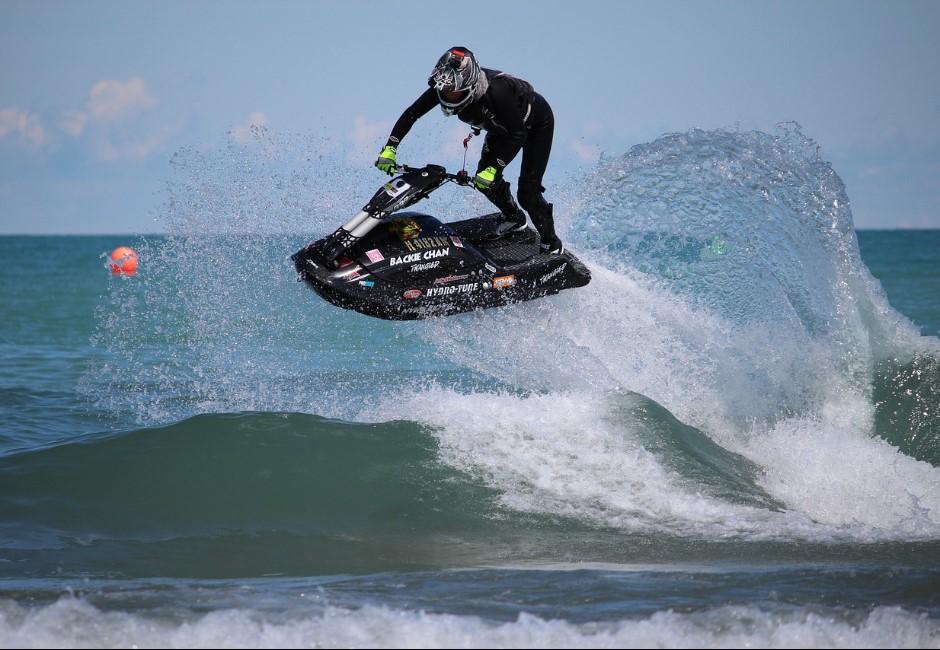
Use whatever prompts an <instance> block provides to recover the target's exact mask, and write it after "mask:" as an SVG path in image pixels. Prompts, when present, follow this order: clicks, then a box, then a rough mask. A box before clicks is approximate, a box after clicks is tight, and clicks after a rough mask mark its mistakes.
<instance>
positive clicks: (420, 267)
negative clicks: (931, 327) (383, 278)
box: [408, 260, 441, 273]
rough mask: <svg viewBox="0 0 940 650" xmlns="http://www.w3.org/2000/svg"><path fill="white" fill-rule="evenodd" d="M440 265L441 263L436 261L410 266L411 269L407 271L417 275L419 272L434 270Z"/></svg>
mask: <svg viewBox="0 0 940 650" xmlns="http://www.w3.org/2000/svg"><path fill="white" fill-rule="evenodd" d="M440 265H441V261H440V260H437V261H436V262H425V263H424V264H412V265H411V268H410V269H408V270H409V271H411V272H412V273H417V272H419V271H430V270H431V269H436V268H437V267H439V266H440Z"/></svg>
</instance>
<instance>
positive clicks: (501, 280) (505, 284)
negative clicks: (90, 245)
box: [493, 275, 516, 289]
mask: <svg viewBox="0 0 940 650" xmlns="http://www.w3.org/2000/svg"><path fill="white" fill-rule="evenodd" d="M515 283H516V276H514V275H501V276H499V277H497V278H493V288H494V289H508V288H509V287H511V286H512V285H514V284H515Z"/></svg>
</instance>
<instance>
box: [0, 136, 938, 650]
mask: <svg viewBox="0 0 940 650" xmlns="http://www.w3.org/2000/svg"><path fill="white" fill-rule="evenodd" d="M276 144H277V143H274V145H276ZM272 146H273V145H272ZM275 150H276V151H280V152H281V154H280V157H279V156H277V155H271V151H270V150H266V151H265V152H263V155H262V154H259V153H258V152H257V151H254V150H252V149H250V148H249V149H237V150H231V151H225V152H214V153H212V152H210V153H208V154H207V153H195V152H183V153H181V154H180V157H179V159H177V160H175V163H174V164H175V165H176V170H175V172H174V174H175V175H174V176H173V178H172V179H171V184H170V190H169V192H170V197H171V200H170V201H169V202H168V204H167V206H166V208H165V214H164V215H163V219H164V222H165V224H166V225H167V228H168V230H169V232H170V234H169V235H167V236H159V237H133V238H128V237H0V253H2V255H3V259H4V262H5V264H4V265H3V268H2V269H0V292H2V295H3V297H4V304H5V308H4V309H5V311H4V318H3V320H2V322H0V346H2V350H3V354H2V355H0V415H2V422H3V424H2V425H0V646H3V647H33V646H46V645H66V646H70V645H71V646H82V645H94V646H127V645H132V644H136V645H138V646H180V645H182V646H205V647H229V646H270V645H278V646H291V647H294V646H311V645H315V646H369V647H373V646H382V647H398V646H422V647H432V646H441V645H445V646H458V647H491V646H513V647H515V646H533V645H536V646H553V647H554V646H569V647H624V646H643V645H652V644H655V645H659V646H662V647H676V646H680V647H681V646H689V645H696V646H702V645H709V646H712V645H713V646H728V647H734V646H740V645H743V644H750V645H759V646H773V647H794V646H801V647H807V646H808V647H819V646H821V647H888V646H895V647H937V646H938V645H940V590H938V589H937V587H936V585H937V584H938V582H940V566H938V563H937V558H938V557H940V469H938V466H940V415H938V404H940V348H938V341H937V336H938V333H940V298H938V297H940V231H922V232H893V231H886V232H874V231H872V232H860V233H857V234H856V233H855V232H854V230H853V228H852V223H851V212H850V211H849V204H848V197H846V195H845V191H844V188H843V187H842V183H841V181H840V180H839V178H838V176H837V174H836V173H835V171H834V170H832V169H831V167H829V165H828V164H826V163H825V162H824V161H822V160H820V159H819V158H818V157H817V154H816V153H815V151H816V149H815V146H814V145H813V143H811V142H809V141H808V140H805V138H803V137H802V136H801V135H800V134H799V133H798V132H793V131H790V132H782V133H779V134H777V135H768V134H761V133H737V132H735V133H730V132H724V131H717V132H700V131H692V132H689V133H686V134H676V135H673V136H667V137H664V138H662V139H661V140H658V141H656V142H653V143H649V144H647V145H642V146H640V147H636V148H634V149H633V150H631V151H630V152H628V153H627V154H625V155H624V156H619V157H616V158H611V159H607V160H605V161H602V163H601V165H600V166H599V167H598V169H597V170H595V171H594V172H593V173H592V174H591V175H590V176H589V177H588V178H586V179H582V183H581V184H580V185H579V186H578V187H579V188H580V189H579V190H578V191H573V190H572V191H570V192H567V193H564V194H563V195H562V196H560V197H559V200H558V203H559V215H560V221H561V229H562V232H565V234H566V237H565V239H566V241H567V242H570V244H571V246H572V247H573V248H574V249H575V250H576V251H577V252H578V254H579V255H580V256H581V257H582V259H584V260H585V261H586V262H587V263H588V264H589V265H590V266H591V268H592V273H593V275H594V281H593V282H592V283H591V285H589V286H588V287H586V288H585V289H583V290H579V291H577V292H575V291H572V292H565V293H563V294H560V295H558V296H555V297H551V298H547V299H544V300H540V301H536V302H532V303H527V304H522V305H516V306H512V307H509V308H507V309H502V310H490V311H486V312H480V313H475V314H467V315H463V316H459V317H454V318H448V319H440V320H436V321H428V322H419V323H388V322H384V321H378V320H374V319H369V318H367V317H364V316H361V315H357V314H353V313H349V312H344V311H341V310H338V309H336V308H334V307H331V306H329V305H327V304H325V303H323V302H322V301H320V300H319V299H318V298H317V297H316V296H315V295H314V294H312V293H311V292H310V291H309V290H308V289H306V288H305V287H304V286H303V285H302V284H298V283H296V282H295V281H294V277H293V273H292V271H291V268H290V265H289V263H287V259H286V258H287V256H288V255H289V254H290V253H292V252H293V251H294V250H296V249H297V248H299V247H300V246H301V245H302V244H304V243H305V240H306V239H307V235H294V234H290V233H292V232H301V231H303V232H311V233H316V234H319V233H321V232H325V231H327V230H329V229H330V227H331V226H335V223H336V222H338V221H342V218H337V217H336V212H337V208H336V207H335V206H336V205H345V204H346V202H351V203H355V202H356V198H355V197H356V196H360V195H364V194H365V193H364V192H362V191H361V188H359V187H358V186H356V187H354V188H351V189H349V193H350V196H349V197H343V196H341V195H340V196H334V197H323V196H321V195H319V194H318V193H317V192H316V190H315V188H310V187H308V184H307V182H306V181H304V179H302V178H297V177H296V176H295V175H293V173H292V172H291V171H290V170H291V169H292V167H293V164H294V163H295V162H296V160H295V159H294V158H293V156H296V155H297V154H296V152H295V151H293V150H284V149H276V148H275ZM474 200H475V199H474V198H473V197H469V198H466V199H459V200H457V203H451V202H448V201H451V199H446V200H445V202H444V203H443V204H442V205H443V208H441V209H443V210H445V211H450V210H453V211H455V212H457V211H459V210H460V209H463V208H468V209H471V208H473V207H476V204H475V203H473V201H474ZM459 201H465V202H469V203H463V204H461V203H459ZM301 223H302V224H303V225H304V227H303V228H299V227H298V225H299V224H301ZM121 244H130V245H133V246H135V247H136V248H137V249H138V251H139V252H140V254H141V272H140V274H139V275H138V276H136V277H131V278H123V277H111V276H110V274H109V273H108V272H107V271H106V270H105V268H104V259H103V257H102V255H103V254H105V253H106V252H108V251H110V250H111V249H113V248H114V247H116V246H117V245H121Z"/></svg>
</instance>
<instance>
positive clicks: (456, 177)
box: [395, 165, 470, 185]
mask: <svg viewBox="0 0 940 650" xmlns="http://www.w3.org/2000/svg"><path fill="white" fill-rule="evenodd" d="M432 166H433V167H438V165H426V166H425V167H412V166H411V165H397V166H396V167H395V171H396V172H420V171H424V170H426V169H427V167H432ZM439 169H441V170H443V172H444V173H443V174H442V175H443V176H444V178H446V179H447V180H449V181H453V182H455V183H457V185H469V184H470V174H468V173H467V170H466V169H461V170H460V171H459V172H457V173H456V174H451V173H450V172H448V171H447V170H446V169H444V168H443V167H439Z"/></svg>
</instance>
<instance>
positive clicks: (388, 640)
mask: <svg viewBox="0 0 940 650" xmlns="http://www.w3.org/2000/svg"><path fill="white" fill-rule="evenodd" d="M857 618H858V620H852V619H851V617H849V616H845V615H838V616H835V615H832V614H822V613H814V612H813V611H812V610H809V609H788V610H784V611H781V612H766V611H762V610H761V609H758V608H755V607H721V608H717V609H711V610H705V611H701V612H696V613H691V614H680V613H676V612H672V611H661V612H657V613H655V614H653V615H652V616H650V617H647V618H642V619H638V620H621V621H616V622H603V623H583V624H573V623H569V622H566V621H562V620H544V619H541V618H538V617H536V616H532V615H529V614H521V615H519V617H518V619H517V620H515V621H513V622H509V623H494V622H490V621H485V620H483V619H480V618H478V617H475V616H456V615H451V614H428V613H424V612H414V611H399V610H392V609H386V608H380V607H364V608H362V609H359V610H348V609H339V608H326V609H323V610H319V611H312V612H309V613H292V614H290V615H289V616H285V615H283V614H277V615H272V614H265V613H262V612H258V611H253V610H242V609H230V610H220V611H215V612H211V613H209V614H206V615H204V616H201V617H198V618H191V619H190V620H187V621H185V622H179V621H171V620H167V619H166V618H165V617H157V616H143V615H139V614H130V613H125V612H118V611H101V610H99V609H97V608H95V607H93V606H92V605H90V604H88V603H86V602H84V601H82V600H78V599H75V598H64V599H62V600H60V601H58V602H56V603H54V604H52V605H48V606H45V607H39V608H24V607H22V606H20V605H17V604H15V603H12V602H9V601H7V602H5V603H2V604H0V647H4V648H98V647H100V648H119V647H124V648H126V647H148V648H270V647H279V648H310V647H319V648H324V647H325V648H348V647H358V648H361V647H369V648H526V647H546V648H642V647H659V648H681V647H705V646H708V647H716V648H742V647H743V648H747V647H767V648H793V647H804V648H820V647H821V648H879V647H894V648H926V647H938V645H940V623H938V621H936V620H932V619H928V618H927V617H925V616H922V615H917V614H914V613H911V612H908V611H905V610H903V609H901V608H898V607H878V608H875V609H873V610H872V611H871V612H870V613H868V614H859V615H858V617H857Z"/></svg>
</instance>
